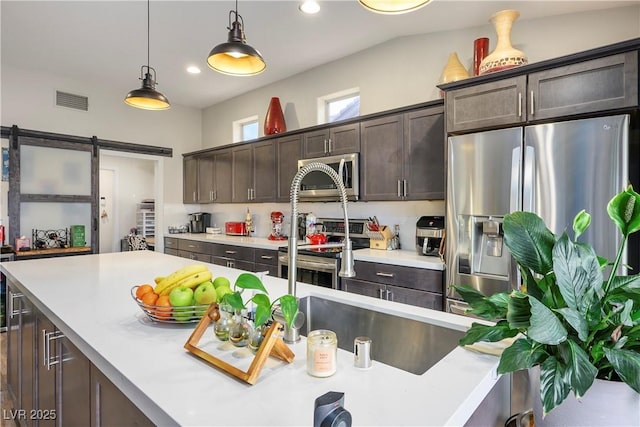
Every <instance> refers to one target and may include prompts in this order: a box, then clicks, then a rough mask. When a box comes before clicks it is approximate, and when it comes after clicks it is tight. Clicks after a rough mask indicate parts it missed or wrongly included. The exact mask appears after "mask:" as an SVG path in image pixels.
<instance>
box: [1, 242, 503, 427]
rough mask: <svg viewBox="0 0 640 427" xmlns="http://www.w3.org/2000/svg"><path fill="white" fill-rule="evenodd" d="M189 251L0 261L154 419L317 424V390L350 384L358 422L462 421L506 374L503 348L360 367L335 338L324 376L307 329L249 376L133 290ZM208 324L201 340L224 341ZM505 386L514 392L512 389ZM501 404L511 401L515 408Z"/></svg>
mask: <svg viewBox="0 0 640 427" xmlns="http://www.w3.org/2000/svg"><path fill="white" fill-rule="evenodd" d="M191 263H193V261H191V260H188V259H184V258H179V257H175V256H170V255H164V254H160V253H155V252H151V251H135V252H123V253H113V254H102V255H85V256H82V257H67V258H57V259H40V260H32V261H15V262H8V263H3V264H2V265H1V266H0V269H1V270H2V271H3V272H4V273H5V274H6V275H7V277H8V280H9V284H10V286H12V287H14V288H17V289H18V290H19V291H21V292H22V293H23V294H24V295H25V297H26V298H27V299H29V300H30V301H31V302H32V303H33V304H34V306H35V307H36V308H37V309H38V310H40V311H41V312H42V313H43V314H44V315H45V316H47V317H48V318H49V319H50V320H51V321H52V322H53V323H54V324H55V325H56V326H57V328H58V329H59V330H60V331H62V332H63V333H64V335H65V336H66V337H67V338H68V339H69V340H71V342H72V343H74V344H75V346H76V347H77V348H78V349H79V350H80V351H81V352H82V353H83V354H84V355H85V356H86V357H87V358H88V359H89V360H90V361H91V363H93V365H95V366H96V367H97V368H98V369H99V370H100V371H102V372H103V373H104V374H105V375H106V377H108V378H109V379H110V380H111V381H112V382H113V383H114V384H115V385H116V386H117V387H118V388H119V389H120V390H121V391H122V393H124V394H125V395H126V396H127V397H128V398H129V399H130V400H131V401H132V402H133V403H134V404H135V405H136V406H137V407H138V408H139V409H140V410H141V411H142V412H144V413H145V414H146V415H147V417H149V418H150V419H151V421H152V422H153V423H155V424H156V425H161V426H164V425H184V426H205V425H207V426H214V425H220V426H235V425H238V426H308V425H312V422H313V409H314V401H315V399H316V398H317V397H319V396H321V395H323V394H324V393H326V392H328V391H339V392H344V393H345V405H344V406H345V408H346V409H347V410H348V411H350V412H351V414H352V417H353V425H354V426H400V425H411V426H418V425H419V426H443V425H463V424H465V423H466V422H467V421H468V419H469V418H470V417H471V416H472V414H474V412H475V411H476V409H477V408H478V406H479V405H480V403H481V402H482V401H483V399H484V398H485V397H486V396H487V394H488V393H489V392H490V391H492V389H494V387H495V385H496V383H497V381H498V376H497V375H496V373H495V370H496V367H497V363H498V359H497V358H496V357H494V356H490V355H484V354H478V353H473V352H471V351H468V350H465V349H462V348H459V347H458V348H455V349H454V350H453V351H452V352H451V353H449V354H448V355H447V356H446V357H445V358H444V359H442V360H441V361H440V362H439V363H437V364H436V365H435V366H433V367H432V368H431V369H429V370H428V371H427V372H425V373H424V374H422V375H415V374H412V373H409V372H405V371H403V370H400V369H397V368H394V367H391V366H388V365H384V364H382V363H379V362H375V361H374V364H373V367H372V368H371V369H369V370H358V369H357V368H355V367H354V366H353V354H352V353H350V352H347V351H344V350H338V369H337V373H336V374H335V375H333V376H331V377H328V378H315V377H311V376H309V375H308V374H307V372H306V342H305V338H304V337H303V338H302V340H301V342H299V343H297V344H295V345H292V346H291V349H292V350H293V352H294V353H295V355H296V357H295V361H294V362H293V363H291V364H285V363H283V362H280V361H278V360H277V359H273V358H270V359H269V360H268V362H267V364H266V365H265V368H264V369H263V371H262V373H261V375H260V377H259V379H258V381H257V383H256V384H255V385H253V386H251V385H248V384H245V383H243V382H240V381H238V380H236V379H234V378H233V377H231V376H229V375H227V374H226V373H224V372H222V371H220V370H217V369H215V368H213V367H211V366H210V365H208V364H207V363H206V362H204V361H203V360H201V359H199V358H197V357H195V356H193V355H191V354H190V353H188V352H187V351H186V350H184V348H183V346H184V344H185V342H186V341H187V339H188V338H189V336H190V334H191V332H192V331H193V329H194V328H195V324H189V325H158V324H153V323H151V322H150V321H149V320H148V319H147V318H146V317H145V316H144V314H143V313H142V311H141V310H140V308H139V307H138V306H137V304H136V303H135V301H133V299H132V297H131V294H130V289H131V287H132V286H134V285H138V284H142V283H153V278H154V277H156V276H162V275H166V274H168V273H170V272H172V271H173V270H175V269H177V268H179V267H182V266H185V265H188V264H191ZM208 266H209V268H210V269H211V271H212V272H213V274H214V276H220V275H222V276H226V277H228V278H229V279H230V280H231V281H232V283H233V282H234V281H235V278H236V277H237V276H238V274H240V273H241V271H240V270H235V269H229V268H226V267H221V266H216V265H212V264H209V265H208ZM264 283H265V286H266V287H267V289H268V290H269V293H270V296H271V298H272V299H274V298H276V297H277V296H279V295H282V294H284V293H286V291H287V283H286V280H283V279H278V278H272V277H265V279H264ZM297 293H298V296H299V297H304V296H307V295H317V296H321V297H323V298H327V299H333V300H337V301H341V302H343V303H346V304H353V305H357V306H360V307H364V308H369V309H373V310H377V311H383V312H386V313H390V314H394V315H398V316H403V317H408V318H412V319H416V320H419V321H423V322H427V323H434V324H437V325H442V326H447V327H451V328H454V329H458V330H464V329H465V328H467V327H468V326H469V325H470V323H471V320H470V319H469V318H465V317H461V316H456V315H452V314H448V313H443V312H438V311H433V310H428V309H422V308H418V307H413V306H408V305H404V304H398V303H394V302H389V301H384V300H378V299H374V298H368V297H364V296H360V295H356V294H350V293H346V292H340V291H335V290H331V289H325V288H320V287H315V286H311V285H305V284H302V283H299V284H298V292H297ZM210 331H211V332H207V333H206V334H205V336H204V337H203V338H202V340H201V344H202V345H207V344H208V345H209V346H216V345H218V344H217V343H216V342H215V340H216V339H215V337H214V336H213V331H212V330H210ZM373 345H374V346H376V345H385V343H379V342H374V343H373ZM407 345H411V343H407ZM397 351H403V349H402V348H399V349H397ZM238 354H240V353H238ZM238 357H239V358H240V359H241V358H242V357H243V356H238ZM240 359H239V363H243V361H242V360H240ZM501 397H502V398H504V399H503V400H505V401H506V402H508V401H509V400H508V396H504V393H502V396H501ZM502 411H504V412H505V413H508V412H509V408H502ZM124 424H126V420H123V425H124Z"/></svg>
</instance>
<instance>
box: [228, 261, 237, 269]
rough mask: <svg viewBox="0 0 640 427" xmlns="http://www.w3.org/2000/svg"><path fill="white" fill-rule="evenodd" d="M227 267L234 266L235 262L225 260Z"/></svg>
mask: <svg viewBox="0 0 640 427" xmlns="http://www.w3.org/2000/svg"><path fill="white" fill-rule="evenodd" d="M227 267H229V268H233V267H235V263H234V262H233V261H227Z"/></svg>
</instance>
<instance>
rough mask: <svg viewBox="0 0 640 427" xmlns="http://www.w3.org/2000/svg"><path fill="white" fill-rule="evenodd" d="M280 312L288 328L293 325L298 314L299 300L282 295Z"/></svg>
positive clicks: (291, 296)
mask: <svg viewBox="0 0 640 427" xmlns="http://www.w3.org/2000/svg"><path fill="white" fill-rule="evenodd" d="M278 299H279V300H280V310H282V316H283V317H284V320H285V322H286V323H287V326H288V327H291V326H292V325H293V320H294V319H295V317H296V314H298V299H297V298H296V297H294V296H293V295H282V296H281V297H280V298H278Z"/></svg>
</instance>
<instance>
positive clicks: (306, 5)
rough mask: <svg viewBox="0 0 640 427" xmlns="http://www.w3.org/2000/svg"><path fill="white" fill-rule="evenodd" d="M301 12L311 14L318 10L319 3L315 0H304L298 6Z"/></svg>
mask: <svg viewBox="0 0 640 427" xmlns="http://www.w3.org/2000/svg"><path fill="white" fill-rule="evenodd" d="M298 9H300V11H301V12H304V13H306V14H309V15H312V14H314V13H318V12H320V5H319V4H318V2H317V1H316V0H305V1H303V2H302V3H301V4H300V6H298Z"/></svg>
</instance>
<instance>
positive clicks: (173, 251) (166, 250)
mask: <svg viewBox="0 0 640 427" xmlns="http://www.w3.org/2000/svg"><path fill="white" fill-rule="evenodd" d="M164 253H165V254H167V255H175V256H178V250H177V249H171V248H167V247H165V248H164Z"/></svg>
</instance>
